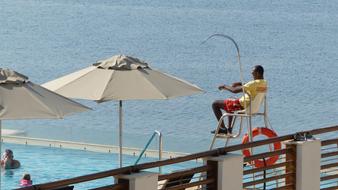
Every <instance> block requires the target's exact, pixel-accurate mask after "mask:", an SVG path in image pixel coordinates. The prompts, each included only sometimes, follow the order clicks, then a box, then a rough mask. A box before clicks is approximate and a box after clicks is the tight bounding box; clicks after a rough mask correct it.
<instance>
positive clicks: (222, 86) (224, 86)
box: [218, 84, 227, 90]
mask: <svg viewBox="0 0 338 190" xmlns="http://www.w3.org/2000/svg"><path fill="white" fill-rule="evenodd" d="M226 89H227V87H226V85H224V84H223V85H220V86H218V90H226Z"/></svg>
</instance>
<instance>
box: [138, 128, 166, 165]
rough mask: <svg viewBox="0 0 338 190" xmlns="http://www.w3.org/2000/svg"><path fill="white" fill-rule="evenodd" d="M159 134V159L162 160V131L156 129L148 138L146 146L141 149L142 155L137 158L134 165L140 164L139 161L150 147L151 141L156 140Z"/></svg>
mask: <svg viewBox="0 0 338 190" xmlns="http://www.w3.org/2000/svg"><path fill="white" fill-rule="evenodd" d="M156 135H158V138H159V147H158V160H162V143H163V142H162V133H161V132H160V131H157V130H155V131H154V133H153V134H152V136H151V137H150V139H149V140H148V142H147V144H146V146H144V148H143V150H142V151H141V153H140V155H139V156H138V158H137V159H136V161H135V163H134V165H136V164H138V162H139V161H140V160H141V158H142V156H143V154H144V153H145V151H146V150H147V149H148V147H149V145H150V143H151V142H152V141H153V140H154V138H155V136H156Z"/></svg>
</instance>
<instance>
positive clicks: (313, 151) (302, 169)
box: [286, 139, 321, 190]
mask: <svg viewBox="0 0 338 190" xmlns="http://www.w3.org/2000/svg"><path fill="white" fill-rule="evenodd" d="M286 145H287V146H289V147H290V146H291V147H293V148H294V150H295V157H296V179H294V180H293V181H294V182H295V183H296V190H318V189H320V158H321V143H320V140H318V139H313V140H306V141H291V142H287V143H286ZM287 180H288V179H287ZM286 182H287V181H286Z"/></svg>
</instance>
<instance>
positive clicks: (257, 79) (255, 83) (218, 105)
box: [211, 65, 267, 134]
mask: <svg viewBox="0 0 338 190" xmlns="http://www.w3.org/2000/svg"><path fill="white" fill-rule="evenodd" d="M251 74H252V76H253V79H254V80H252V81H250V82H248V83H246V84H244V85H242V83H240V82H236V83H233V84H232V85H231V86H228V85H220V86H219V87H218V89H219V90H227V91H230V92H232V93H236V94H237V93H240V92H243V90H244V92H245V94H244V96H242V97H240V98H237V99H232V98H228V99H225V100H216V101H214V102H213V104H212V110H213V111H214V114H215V116H216V118H217V121H219V120H220V118H221V117H222V110H224V111H226V112H227V113H233V112H234V111H237V110H243V109H245V108H246V106H248V105H249V104H250V97H251V99H254V98H255V97H256V95H257V93H259V92H266V90H267V81H266V80H265V79H264V68H263V67H262V66H261V65H256V66H254V67H253V69H252V72H251ZM249 96H250V97H249ZM232 119H233V116H228V125H227V127H225V126H224V122H223V121H222V123H221V128H220V130H219V131H218V133H221V134H228V133H232V128H231V127H230V126H231V122H232ZM211 132H212V133H215V130H214V131H211Z"/></svg>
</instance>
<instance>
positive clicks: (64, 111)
mask: <svg viewBox="0 0 338 190" xmlns="http://www.w3.org/2000/svg"><path fill="white" fill-rule="evenodd" d="M89 109H90V108H88V107H86V106H83V105H81V104H79V103H77V102H75V101H73V100H70V99H68V98H66V97H63V96H61V95H59V94H56V93H55V92H52V91H50V90H48V89H45V88H43V87H41V86H39V85H36V84H34V83H32V82H30V81H28V77H26V76H24V75H22V74H20V73H17V72H15V71H12V70H8V69H0V120H10V119H13V120H14V119H37V118H38V119H44V118H45V119H52V118H63V117H64V116H65V115H69V114H72V113H76V112H83V111H87V110H89Z"/></svg>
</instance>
